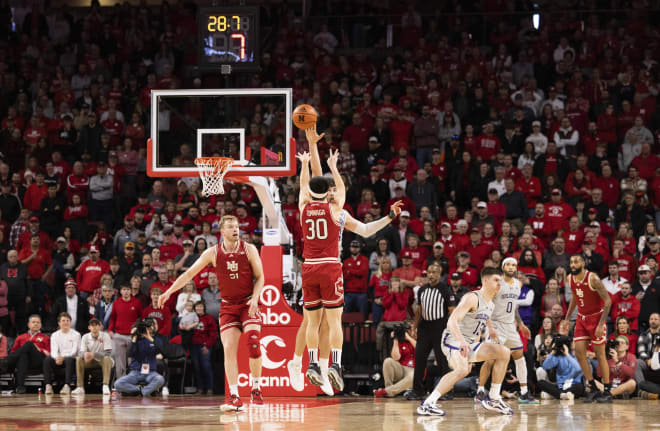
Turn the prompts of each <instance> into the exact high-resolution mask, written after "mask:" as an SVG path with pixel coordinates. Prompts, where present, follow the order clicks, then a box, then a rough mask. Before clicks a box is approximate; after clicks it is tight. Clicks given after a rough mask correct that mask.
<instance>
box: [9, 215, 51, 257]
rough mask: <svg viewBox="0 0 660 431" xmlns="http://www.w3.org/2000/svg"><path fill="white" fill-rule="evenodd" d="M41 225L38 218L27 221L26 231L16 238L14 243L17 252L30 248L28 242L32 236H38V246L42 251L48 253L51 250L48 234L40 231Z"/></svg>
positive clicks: (33, 217)
mask: <svg viewBox="0 0 660 431" xmlns="http://www.w3.org/2000/svg"><path fill="white" fill-rule="evenodd" d="M40 226H41V223H40V222H39V217H35V216H32V217H30V219H29V224H28V230H26V231H25V232H23V233H22V234H21V235H20V236H19V237H18V242H17V243H16V250H18V251H19V252H20V251H21V250H23V249H26V248H29V247H30V242H31V238H32V235H38V236H39V240H40V241H39V246H40V247H41V248H43V249H44V250H48V251H50V249H51V248H52V245H53V242H52V241H51V239H50V237H49V236H48V234H47V233H46V232H44V231H42V230H40Z"/></svg>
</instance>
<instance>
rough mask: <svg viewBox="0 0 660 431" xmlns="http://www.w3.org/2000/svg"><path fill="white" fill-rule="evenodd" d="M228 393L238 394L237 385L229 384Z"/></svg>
mask: <svg viewBox="0 0 660 431" xmlns="http://www.w3.org/2000/svg"><path fill="white" fill-rule="evenodd" d="M229 393H230V394H231V395H236V396H238V385H229Z"/></svg>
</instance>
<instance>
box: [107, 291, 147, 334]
mask: <svg viewBox="0 0 660 431" xmlns="http://www.w3.org/2000/svg"><path fill="white" fill-rule="evenodd" d="M140 316H142V303H141V302H140V300H139V299H137V298H135V297H133V296H131V297H130V299H129V300H128V301H125V300H124V298H123V297H119V298H117V299H116V300H115V302H113V303H112V312H111V313H110V324H109V325H108V332H116V333H117V334H121V335H129V334H130V333H131V327H132V326H133V324H135V322H136V321H137V320H138V319H139V318H140Z"/></svg>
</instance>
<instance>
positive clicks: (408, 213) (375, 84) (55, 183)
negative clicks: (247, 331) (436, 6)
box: [0, 0, 660, 393]
mask: <svg viewBox="0 0 660 431" xmlns="http://www.w3.org/2000/svg"><path fill="white" fill-rule="evenodd" d="M447 3H448V5H447V7H448V8H451V7H453V9H452V10H455V11H460V10H461V9H462V10H467V11H477V12H482V15H479V14H469V15H466V16H462V15H460V14H458V15H455V14H449V15H447V18H441V17H440V15H433V14H430V15H427V14H422V13H421V12H420V11H419V10H417V9H416V7H415V5H414V4H413V3H410V5H406V4H404V3H401V5H398V4H397V5H393V6H391V8H389V9H387V10H378V11H374V10H369V11H368V12H369V13H368V15H369V16H370V18H369V20H370V21H374V22H376V25H374V26H373V28H372V30H370V31H369V32H368V34H366V36H365V35H362V36H363V37H365V38H366V39H365V40H368V41H369V44H370V45H369V46H370V47H371V48H373V49H371V50H367V49H354V48H353V47H352V46H351V43H353V42H355V44H356V45H359V44H358V43H357V42H356V39H360V37H358V36H357V35H356V34H352V35H349V36H346V33H345V32H344V31H343V30H344V29H343V28H342V29H339V28H338V27H333V26H332V25H326V24H323V25H319V26H305V25H303V22H302V20H301V19H299V18H297V17H295V14H294V13H293V11H292V10H291V9H287V8H286V7H285V6H282V5H269V6H267V7H266V6H264V7H262V8H261V10H262V18H263V24H264V26H269V28H270V29H271V30H272V33H271V37H270V38H269V40H268V41H267V43H268V45H267V47H265V48H264V49H263V58H262V59H261V71H260V72H259V73H256V74H251V75H249V76H248V77H244V85H245V86H246V87H254V88H258V87H291V88H293V95H294V105H297V104H300V103H308V104H311V105H313V106H314V107H315V108H316V109H317V111H318V112H319V114H320V118H319V122H318V124H317V128H318V130H319V132H325V137H324V139H323V140H322V141H321V142H320V143H319V146H320V152H321V160H324V158H325V156H326V155H327V153H328V151H329V149H330V148H332V147H334V148H339V149H340V151H341V153H340V156H339V168H340V171H341V173H342V174H343V175H344V178H345V183H346V185H347V204H346V210H347V211H349V212H351V213H352V214H353V215H354V216H356V217H357V218H359V219H361V220H363V221H365V222H369V221H372V220H374V219H377V218H380V217H382V216H383V215H385V214H387V212H388V210H389V207H390V206H391V205H392V204H393V203H394V202H395V201H397V200H403V202H404V211H403V212H402V213H401V215H400V217H398V219H397V220H395V221H394V223H393V224H392V226H390V227H388V228H386V229H385V230H384V231H381V232H380V233H378V234H376V235H374V236H373V237H370V238H359V237H356V236H354V235H352V234H350V233H346V234H345V235H344V239H343V241H344V243H343V245H344V247H343V250H344V256H343V257H344V260H343V261H344V286H345V292H346V311H347V312H360V313H363V314H364V318H365V320H370V321H372V322H373V324H374V325H378V324H380V323H381V322H394V321H397V322H398V321H404V320H406V318H407V317H410V316H411V315H412V309H413V307H414V306H415V304H414V303H415V295H414V288H415V287H416V286H419V285H422V284H424V283H425V282H426V278H425V268H426V267H427V266H428V265H429V264H431V263H434V262H435V263H438V264H439V265H440V266H441V268H442V276H443V282H445V283H447V284H448V285H451V287H452V289H453V291H454V292H455V293H456V294H459V293H460V294H462V293H464V292H465V291H469V290H473V289H476V288H478V286H479V284H480V283H479V275H478V274H479V272H480V270H481V269H482V268H483V267H484V266H499V265H500V263H501V261H502V260H503V259H504V258H505V257H508V256H513V257H515V258H516V259H518V261H519V272H520V275H519V277H520V280H521V281H522V283H523V286H524V287H523V294H522V296H521V298H520V314H521V317H522V318H523V320H524V322H525V323H526V325H527V326H529V327H530V328H532V329H533V331H534V333H536V332H537V331H538V333H539V335H543V334H546V333H554V331H557V330H558V331H560V332H561V331H562V328H561V327H559V322H560V321H561V320H562V319H563V318H564V317H566V316H564V314H565V312H566V304H567V302H568V301H570V289H567V284H566V282H567V273H568V271H569V268H568V260H569V256H570V255H571V254H574V253H581V254H583V255H584V257H585V260H586V263H587V269H588V270H590V271H593V272H596V273H598V274H599V275H600V276H601V277H602V279H603V283H604V284H605V286H606V288H607V289H608V291H609V292H610V293H611V295H612V297H613V307H612V316H611V317H612V322H611V329H612V336H613V337H614V336H615V335H616V336H618V337H619V338H620V337H621V336H625V337H626V338H627V339H628V346H629V351H630V352H631V353H634V352H635V351H637V352H638V355H637V357H638V365H639V364H641V363H642V362H644V364H646V365H642V367H641V369H642V371H640V372H642V373H643V374H642V375H643V376H646V377H644V378H647V379H648V376H647V375H651V376H652V377H653V376H655V377H654V378H656V379H657V380H656V381H657V382H659V383H660V377H657V376H660V373H657V374H653V373H656V371H654V370H657V369H658V368H660V363H657V364H653V363H652V358H654V357H655V356H654V352H655V351H657V350H658V348H660V337H658V343H656V342H655V340H656V338H655V334H657V333H658V332H659V331H660V318H656V316H658V315H657V314H656V313H658V312H660V281H659V280H660V272H658V259H659V258H660V237H659V236H658V232H657V229H658V225H659V224H660V158H659V157H658V156H657V153H658V149H659V148H660V145H659V144H660V112H659V111H658V110H657V96H658V92H659V90H660V86H659V84H658V82H659V81H660V80H659V78H660V76H659V73H660V68H659V66H658V61H656V60H655V58H660V31H658V28H657V26H656V25H655V23H653V22H652V21H651V17H652V16H654V15H653V14H646V13H645V11H644V10H641V9H635V8H631V9H630V10H629V11H628V12H627V13H618V14H607V13H603V14H600V13H596V12H594V13H586V14H583V15H580V16H579V17H578V15H577V14H575V13H571V12H566V13H562V12H561V11H554V12H553V13H554V15H552V16H553V19H552V20H548V19H546V20H543V16H544V15H543V13H542V14H541V17H542V23H541V27H540V28H539V29H538V30H535V29H534V27H533V26H532V21H531V19H530V17H529V16H522V15H519V14H514V15H511V16H506V15H504V16H500V15H498V16H497V19H496V18H495V17H494V16H491V15H489V13H490V12H495V11H498V10H499V9H498V8H500V7H505V6H503V5H501V4H500V3H502V4H504V3H506V2H499V1H497V0H492V1H485V2H483V4H482V5H481V6H475V5H472V2H462V1H457V0H456V1H450V2H447ZM468 3H469V5H468ZM587 3H591V2H587ZM346 7H348V6H346ZM420 7H422V6H420ZM547 7H548V8H552V7H553V6H547ZM360 8H362V9H365V8H367V9H368V6H364V5H362V6H360ZM474 8H477V9H476V10H475V9H474ZM0 12H1V13H0V118H1V125H0V151H1V152H2V154H1V156H0V158H1V159H2V162H1V163H0V280H2V282H1V283H0V326H1V328H2V334H4V335H10V336H12V337H15V336H17V335H19V334H21V333H23V335H25V334H28V336H27V337H28V339H29V340H31V339H33V338H34V337H35V336H36V337H38V338H43V337H42V336H41V335H38V334H42V332H40V331H41V330H42V329H43V331H44V333H50V332H52V331H55V330H56V329H58V319H59V317H60V316H61V313H62V312H67V313H68V315H69V318H70V320H71V322H70V323H71V328H72V330H75V331H77V332H78V333H80V334H81V335H82V334H84V333H86V332H88V328H89V327H91V326H90V325H91V321H90V318H93V319H95V320H94V321H95V322H96V321H98V322H99V323H100V324H101V325H102V328H103V330H104V331H107V332H108V333H109V334H110V335H111V336H112V345H113V346H112V349H113V356H114V358H115V367H116V370H117V374H118V376H121V375H123V374H124V373H125V370H126V366H127V363H126V359H125V357H126V354H127V350H128V349H129V345H130V336H129V334H130V331H131V327H132V326H133V324H134V323H135V321H136V320H137V319H139V318H143V317H151V318H153V319H154V320H156V321H157V325H158V328H159V329H158V332H159V333H160V334H161V335H162V336H163V337H165V339H166V341H168V340H169V339H171V338H172V337H175V336H179V335H185V334H182V332H185V331H186V330H188V329H187V328H194V329H193V331H194V334H192V337H184V336H181V339H182V340H183V339H187V340H188V343H189V345H190V346H197V347H196V348H192V349H191V352H195V353H194V356H195V358H196V359H195V362H196V364H197V366H196V370H197V372H199V373H201V372H202V370H203V372H204V373H205V374H208V373H209V367H208V362H207V361H208V358H209V357H210V356H209V355H210V354H211V353H210V350H211V349H212V348H213V346H214V345H215V344H216V340H217V328H213V327H210V326H212V324H211V323H210V322H213V321H214V320H215V318H217V315H218V312H219V308H220V302H219V298H218V285H217V279H216V278H215V274H214V273H213V269H212V268H208V269H207V270H205V271H203V272H202V273H200V274H199V275H198V276H197V277H196V278H195V280H194V281H193V282H191V283H190V286H189V287H187V288H186V289H184V291H183V292H182V293H181V294H180V295H179V296H178V298H175V297H173V298H172V300H171V301H170V303H168V304H167V306H166V307H165V309H164V310H158V309H156V308H155V307H154V305H155V303H156V301H157V298H158V295H159V294H161V293H162V292H163V291H165V290H166V289H167V288H168V287H169V286H170V285H171V283H172V282H173V280H174V279H175V278H176V277H177V275H178V274H180V273H181V272H182V271H184V270H185V269H187V268H188V267H190V265H191V264H192V262H194V260H195V259H196V257H197V256H199V254H200V253H201V252H202V251H203V250H205V249H206V248H207V247H209V246H212V245H214V244H216V243H217V241H218V238H219V233H218V230H217V223H216V222H217V220H218V219H219V218H220V217H221V216H222V215H224V214H228V213H232V214H235V215H237V216H238V217H239V220H240V225H241V229H242V231H243V234H242V238H243V239H245V240H247V241H250V242H253V243H255V244H256V245H257V246H259V245H260V244H261V230H260V229H261V219H260V206H259V202H258V199H257V197H256V195H255V193H254V191H253V190H252V189H251V188H250V187H249V186H248V185H245V184H238V185H231V184H228V185H227V186H226V190H227V193H226V194H225V195H224V196H214V197H212V198H210V199H204V198H202V197H201V194H200V183H199V181H198V180H196V179H184V180H178V179H176V178H173V179H164V180H160V179H159V180H154V179H151V178H148V177H146V174H145V170H146V169H145V163H146V160H145V158H146V142H147V138H148V136H149V135H150V130H149V129H150V125H149V121H148V118H149V112H150V98H149V94H150V91H151V90H152V89H162V88H169V89H172V88H192V87H197V88H199V87H208V88H213V87H219V86H221V85H222V83H221V81H219V78H218V77H217V76H205V75H199V74H198V73H197V72H195V67H194V66H195V64H196V61H197V60H196V58H195V53H196V44H197V43H198V41H196V34H197V33H196V23H195V7H194V6H191V5H189V4H181V3H178V2H173V3H171V4H170V3H167V2H163V4H162V6H160V7H159V8H148V7H146V6H144V5H139V6H131V5H129V4H128V3H124V4H122V5H121V6H119V5H118V6H115V7H112V8H101V7H99V6H98V5H97V4H93V5H92V6H91V7H89V8H80V9H70V8H67V7H62V8H50V9H46V10H43V9H40V8H39V7H38V6H35V7H34V9H30V8H14V9H9V8H8V7H6V6H0ZM12 12H13V15H12ZM376 12H378V13H383V12H384V13H386V14H387V15H388V17H389V18H388V19H390V20H391V19H392V17H393V16H394V17H396V19H395V20H393V21H392V22H393V23H394V24H395V25H394V29H395V32H394V41H395V45H394V46H393V47H392V46H389V45H388V42H387V37H386V34H387V32H386V26H385V25H382V24H383V22H382V20H379V19H378V18H374V17H377V15H376ZM557 17H559V18H561V19H557ZM475 26H477V27H479V28H482V29H485V31H484V32H483V35H482V37H479V38H473V37H472V33H471V29H472V28H474V27H475ZM358 33H359V32H358ZM239 82H243V81H240V80H239ZM263 108H264V107H263V106H260V105H258V106H255V107H253V108H251V109H253V111H252V112H250V113H249V115H248V116H247V122H248V123H251V122H253V121H259V122H258V123H253V124H251V126H255V127H250V136H248V137H247V140H248V141H250V142H248V144H250V145H251V142H252V141H254V142H257V145H265V146H269V147H271V148H272V146H274V145H277V142H278V139H279V138H281V136H278V134H277V133H278V131H277V130H275V128H274V127H271V126H272V124H271V123H268V122H267V121H266V119H265V116H262V115H260V113H261V112H263V111H262V109H263ZM295 137H296V139H297V145H298V150H304V149H306V148H307V143H306V140H305V135H304V133H303V132H302V131H298V132H297V134H296V135H295ZM177 157H180V158H181V159H184V158H185V157H186V155H185V154H183V151H182V154H181V155H177V156H175V158H177ZM175 162H176V161H175ZM178 162H182V163H185V162H189V160H183V161H182V160H179V161H178ZM280 186H281V189H282V195H283V196H286V202H285V203H283V212H284V216H285V218H286V221H287V225H288V227H289V229H290V231H291V232H293V233H294V234H295V233H296V232H299V230H300V227H299V212H298V207H297V192H298V189H297V187H298V186H297V181H296V178H287V179H282V180H280ZM295 236H296V238H297V241H296V244H295V250H296V254H298V255H300V254H301V251H302V247H303V246H304V244H303V243H302V242H301V241H300V239H299V238H300V235H295ZM186 315H188V316H189V317H188V318H186ZM195 315H198V316H195ZM30 316H32V317H30ZM205 316H211V319H206V318H205ZM28 317H30V319H29V321H30V322H32V323H30V324H29V326H28ZM195 317H197V320H195ZM621 317H625V319H627V326H628V329H625V328H624V329H622V328H623V326H624V325H621V326H619V322H620V320H619V319H620V318H621ZM568 318H569V319H572V320H574V319H575V316H568ZM37 319H39V325H37V324H36V323H35V322H36V320H37ZM184 319H185V320H184ZM33 321H35V322H33ZM180 321H185V322H186V324H184V326H183V327H184V328H186V329H183V330H182V329H180V326H179V324H180ZM546 321H549V323H548V324H547V325H546ZM41 322H43V323H41ZM196 322H197V326H194V325H193V324H194V323H196ZM199 322H205V323H204V324H200V323H199ZM654 322H655V323H654ZM28 327H29V331H28V332H24V331H25V330H26V329H27V328H28ZM564 330H566V331H570V328H564ZM381 333H383V331H381ZM635 334H639V335H640V336H639V339H636V336H634V335H635ZM3 338H6V336H3V337H2V338H0V340H1V339H3ZM619 338H616V339H619ZM24 341H25V340H24ZM170 341H171V340H170ZM546 341H547V340H546V339H545V338H543V337H537V339H536V340H535V342H534V343H531V342H530V345H531V344H535V345H536V350H537V351H539V352H540V351H541V348H542V347H543V346H544V345H545V343H546ZM184 342H185V341H184ZM635 342H636V343H637V350H635V348H634V347H633V345H634V343H635ZM35 345H36V343H35ZM2 346H3V344H2V343H1V342H0V357H1V356H2V355H3V354H5V355H6V353H7V352H2V351H1V348H2ZM20 347H21V346H20V345H17V344H14V349H18V348H20ZM46 347H48V348H46ZM49 347H50V346H47V345H46V344H44V348H41V349H38V350H39V352H40V353H41V354H43V355H45V356H48V355H49ZM33 353H34V352H32V353H30V354H33ZM117 358H120V359H121V358H123V361H122V360H119V361H118V360H117ZM656 365H657V366H656ZM69 366H72V365H69ZM638 370H639V368H638ZM210 372H212V370H210ZM638 377H639V376H637V375H635V379H636V380H637V378H638ZM638 383H639V380H638ZM640 386H641V385H640ZM202 389H203V388H202ZM655 389H660V386H658V387H656V388H655ZM655 389H654V390H655ZM646 391H647V392H654V391H649V390H648V389H646ZM654 393H660V390H658V391H655V392H654Z"/></svg>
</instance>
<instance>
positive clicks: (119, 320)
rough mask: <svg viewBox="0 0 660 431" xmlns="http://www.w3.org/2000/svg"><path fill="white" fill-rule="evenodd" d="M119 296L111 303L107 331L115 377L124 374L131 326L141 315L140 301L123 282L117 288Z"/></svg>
mask: <svg viewBox="0 0 660 431" xmlns="http://www.w3.org/2000/svg"><path fill="white" fill-rule="evenodd" d="M119 293H120V294H121V296H120V297H119V298H117V299H116V300H115V302H113V303H112V311H111V312H110V325H109V326H108V333H109V334H110V337H112V345H113V346H112V351H113V355H114V358H115V371H116V374H117V377H123V376H124V374H126V359H127V353H128V347H129V346H130V344H131V337H130V334H131V327H132V326H133V325H134V324H135V322H136V321H137V320H138V319H139V318H140V316H141V315H142V303H141V302H140V300H139V299H136V298H134V297H133V296H132V295H131V287H130V286H129V285H128V284H124V285H122V286H121V288H120V289H119Z"/></svg>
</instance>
